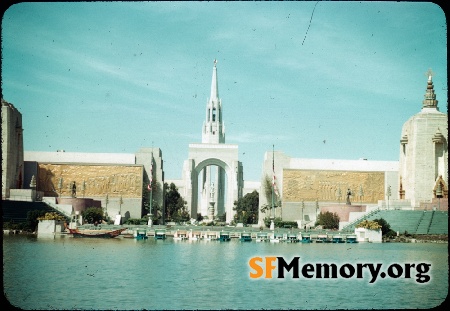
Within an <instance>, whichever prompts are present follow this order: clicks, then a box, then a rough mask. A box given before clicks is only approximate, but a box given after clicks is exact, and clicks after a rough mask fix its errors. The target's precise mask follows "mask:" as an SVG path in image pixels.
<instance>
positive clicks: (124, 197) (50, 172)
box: [24, 148, 164, 219]
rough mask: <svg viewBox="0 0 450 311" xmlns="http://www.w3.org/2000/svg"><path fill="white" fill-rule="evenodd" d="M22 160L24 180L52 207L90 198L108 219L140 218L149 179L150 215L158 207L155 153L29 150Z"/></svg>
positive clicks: (160, 178)
mask: <svg viewBox="0 0 450 311" xmlns="http://www.w3.org/2000/svg"><path fill="white" fill-rule="evenodd" d="M24 159H25V163H26V164H27V166H26V167H27V170H26V171H25V176H26V177H27V178H28V176H30V177H31V176H32V175H34V176H36V189H37V190H38V191H41V192H42V193H43V196H44V197H53V198H56V203H60V204H69V203H70V204H76V203H75V201H74V200H73V199H72V198H90V199H94V200H96V201H100V202H101V207H102V208H103V209H105V211H106V212H107V214H108V216H110V217H114V216H115V215H117V214H121V215H122V217H123V218H125V219H127V218H141V217H142V216H143V215H144V214H147V212H145V207H147V208H148V206H149V199H150V195H149V189H148V185H149V180H150V179H149V176H150V174H152V176H153V177H152V180H153V182H152V185H153V187H152V188H153V193H152V212H153V213H154V214H156V210H157V206H158V207H159V209H160V210H161V211H162V209H163V208H164V200H163V186H164V172H163V169H162V163H163V160H162V153H161V150H160V149H159V148H141V149H140V150H139V151H138V152H137V153H136V154H120V153H119V154H118V153H81V152H65V151H57V152H33V151H29V152H25V158H24ZM152 159H153V160H152ZM152 162H153V165H152ZM151 166H152V168H151Z"/></svg>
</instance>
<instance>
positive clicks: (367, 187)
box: [283, 169, 384, 203]
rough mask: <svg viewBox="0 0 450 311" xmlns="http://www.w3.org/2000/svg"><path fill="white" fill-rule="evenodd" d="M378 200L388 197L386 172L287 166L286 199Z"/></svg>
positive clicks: (284, 178)
mask: <svg viewBox="0 0 450 311" xmlns="http://www.w3.org/2000/svg"><path fill="white" fill-rule="evenodd" d="M347 189H350V191H351V193H352V195H351V196H350V199H351V202H355V203H360V202H361V203H377V202H378V200H383V199H384V172H349V171H322V170H295V169H284V170H283V201H284V202H300V201H302V200H304V201H315V200H316V199H318V200H319V201H322V202H339V201H340V202H344V203H345V201H346V198H347Z"/></svg>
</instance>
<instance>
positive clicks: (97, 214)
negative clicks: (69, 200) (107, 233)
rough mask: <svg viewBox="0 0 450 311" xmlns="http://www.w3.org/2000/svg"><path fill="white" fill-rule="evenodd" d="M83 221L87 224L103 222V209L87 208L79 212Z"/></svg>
mask: <svg viewBox="0 0 450 311" xmlns="http://www.w3.org/2000/svg"><path fill="white" fill-rule="evenodd" d="M81 216H83V221H84V222H86V223H88V224H94V223H96V222H97V223H100V222H101V221H102V220H103V209H102V208H101V207H89V208H87V209H85V210H84V211H82V212H81Z"/></svg>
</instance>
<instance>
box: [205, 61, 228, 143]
mask: <svg viewBox="0 0 450 311" xmlns="http://www.w3.org/2000/svg"><path fill="white" fill-rule="evenodd" d="M202 143H204V144H224V143H225V125H224V122H223V120H222V100H220V99H219V82H218V80H217V60H214V68H213V74H212V81H211V96H210V98H209V99H208V101H207V103H206V119H205V121H204V122H203V131H202Z"/></svg>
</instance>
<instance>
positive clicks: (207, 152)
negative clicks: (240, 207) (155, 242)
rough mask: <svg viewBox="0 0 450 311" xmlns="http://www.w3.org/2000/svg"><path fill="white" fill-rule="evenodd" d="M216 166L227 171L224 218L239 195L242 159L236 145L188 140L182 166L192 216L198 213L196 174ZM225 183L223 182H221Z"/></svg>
mask: <svg viewBox="0 0 450 311" xmlns="http://www.w3.org/2000/svg"><path fill="white" fill-rule="evenodd" d="M210 166H217V167H218V168H219V171H221V170H222V171H223V172H224V173H225V174H226V177H227V178H226V200H225V202H224V211H225V213H226V222H228V223H229V222H231V220H232V219H233V216H234V211H233V206H234V201H237V200H238V199H239V198H241V197H242V188H243V183H244V182H243V175H242V163H240V162H239V161H238V146H237V145H228V144H190V145H189V159H188V160H186V161H185V163H184V168H183V180H184V185H185V189H186V202H187V205H188V208H189V210H190V213H191V217H192V218H196V217H197V210H198V203H199V198H198V189H199V174H200V173H201V172H202V171H203V170H204V169H205V168H207V167H210ZM224 186H225V185H224Z"/></svg>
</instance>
